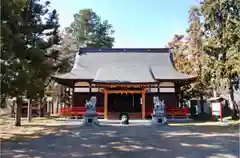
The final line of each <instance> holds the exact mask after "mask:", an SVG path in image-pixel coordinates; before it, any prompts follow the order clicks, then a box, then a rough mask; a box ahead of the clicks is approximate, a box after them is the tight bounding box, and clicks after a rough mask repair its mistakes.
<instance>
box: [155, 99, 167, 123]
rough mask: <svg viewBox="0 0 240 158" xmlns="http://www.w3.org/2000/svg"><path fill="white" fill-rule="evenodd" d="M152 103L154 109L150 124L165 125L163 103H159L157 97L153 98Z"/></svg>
mask: <svg viewBox="0 0 240 158" xmlns="http://www.w3.org/2000/svg"><path fill="white" fill-rule="evenodd" d="M153 103H154V109H153V113H152V123H153V124H167V118H166V113H165V104H164V102H163V101H160V100H159V98H158V97H154V98H153Z"/></svg>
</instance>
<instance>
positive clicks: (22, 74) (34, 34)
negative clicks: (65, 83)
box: [1, 0, 59, 126]
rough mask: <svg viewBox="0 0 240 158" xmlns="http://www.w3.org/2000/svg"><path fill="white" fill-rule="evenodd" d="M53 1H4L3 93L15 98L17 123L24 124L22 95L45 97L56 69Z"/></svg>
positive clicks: (56, 20)
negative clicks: (22, 118) (51, 6)
mask: <svg viewBox="0 0 240 158" xmlns="http://www.w3.org/2000/svg"><path fill="white" fill-rule="evenodd" d="M49 4H50V2H48V1H46V2H45V3H44V4H42V3H40V1H39V0H28V1H27V0H15V1H8V0H3V1H2V5H3V6H4V7H3V8H2V10H1V12H2V18H1V32H2V33H1V42H2V45H1V53H2V55H1V68H2V73H1V77H2V79H3V80H2V87H3V88H2V89H1V91H2V93H5V94H7V95H9V96H12V97H16V99H17V111H16V126H20V125H21V109H22V107H21V105H22V99H23V96H26V97H30V98H34V97H36V98H42V97H43V96H44V90H45V87H46V82H47V80H48V79H49V76H50V74H51V73H52V72H53V71H55V69H56V67H55V66H54V62H55V60H56V58H57V56H58V55H57V54H58V51H54V50H53V51H51V52H49V51H47V50H48V49H49V48H51V47H52V45H54V44H57V43H58V42H59V36H58V27H59V25H58V16H57V12H56V10H52V11H51V10H50V9H49ZM43 18H45V19H44V20H43Z"/></svg>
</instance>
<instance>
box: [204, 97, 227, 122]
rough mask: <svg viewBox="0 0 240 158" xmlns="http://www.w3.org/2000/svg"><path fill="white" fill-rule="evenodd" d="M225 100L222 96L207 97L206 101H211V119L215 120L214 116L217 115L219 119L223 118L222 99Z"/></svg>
mask: <svg viewBox="0 0 240 158" xmlns="http://www.w3.org/2000/svg"><path fill="white" fill-rule="evenodd" d="M223 100H225V99H224V98H223V97H214V98H210V99H208V101H209V102H210V103H211V109H212V121H214V120H215V117H214V116H219V117H220V120H221V121H222V119H223V105H222V101H223Z"/></svg>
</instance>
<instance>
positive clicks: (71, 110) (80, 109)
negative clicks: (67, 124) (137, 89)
mask: <svg viewBox="0 0 240 158" xmlns="http://www.w3.org/2000/svg"><path fill="white" fill-rule="evenodd" d="M96 110H97V114H98V115H99V116H102V115H103V114H104V107H97V109H96ZM85 111H86V108H85V106H74V107H62V108H61V109H60V115H65V116H66V115H71V116H74V115H79V116H81V115H83V113H84V112H85ZM152 111H153V108H152V107H151V108H146V111H145V114H146V116H151V115H152ZM166 112H167V115H170V116H188V112H189V111H188V107H187V106H186V107H183V108H181V107H171V106H168V107H167V106H166Z"/></svg>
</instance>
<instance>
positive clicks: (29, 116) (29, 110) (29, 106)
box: [28, 99, 32, 122]
mask: <svg viewBox="0 0 240 158" xmlns="http://www.w3.org/2000/svg"><path fill="white" fill-rule="evenodd" d="M31 121H32V99H29V100H28V122H31Z"/></svg>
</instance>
